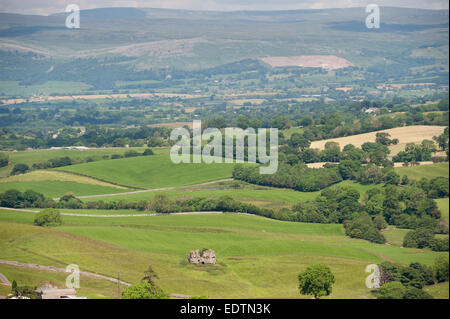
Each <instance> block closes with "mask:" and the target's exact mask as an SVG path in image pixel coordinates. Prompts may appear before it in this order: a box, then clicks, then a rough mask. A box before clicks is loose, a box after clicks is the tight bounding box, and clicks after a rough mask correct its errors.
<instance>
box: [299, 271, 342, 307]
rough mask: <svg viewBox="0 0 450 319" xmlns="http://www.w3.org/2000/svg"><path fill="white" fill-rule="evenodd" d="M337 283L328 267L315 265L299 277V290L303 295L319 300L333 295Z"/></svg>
mask: <svg viewBox="0 0 450 319" xmlns="http://www.w3.org/2000/svg"><path fill="white" fill-rule="evenodd" d="M335 281H336V280H335V278H334V275H333V273H332V272H331V269H330V268H329V267H328V266H327V265H323V264H314V265H311V266H309V267H308V268H306V269H305V270H304V271H302V272H301V273H300V274H299V275H298V283H299V286H298V288H299V290H300V293H301V294H302V295H313V296H314V298H315V299H318V298H319V297H322V296H328V295H330V294H331V292H332V290H333V284H334V283H335Z"/></svg>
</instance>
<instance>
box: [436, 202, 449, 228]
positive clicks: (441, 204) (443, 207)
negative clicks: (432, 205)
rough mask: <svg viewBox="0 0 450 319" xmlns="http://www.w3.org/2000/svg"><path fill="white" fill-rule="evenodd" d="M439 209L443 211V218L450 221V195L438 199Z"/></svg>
mask: <svg viewBox="0 0 450 319" xmlns="http://www.w3.org/2000/svg"><path fill="white" fill-rule="evenodd" d="M436 203H437V205H438V208H439V210H440V211H441V214H442V218H443V219H445V220H446V221H447V223H448V197H447V198H438V199H436Z"/></svg>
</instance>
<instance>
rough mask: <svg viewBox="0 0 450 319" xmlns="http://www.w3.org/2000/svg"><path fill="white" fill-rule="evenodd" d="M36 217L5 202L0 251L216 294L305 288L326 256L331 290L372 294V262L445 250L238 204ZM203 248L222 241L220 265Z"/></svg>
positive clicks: (288, 294)
mask: <svg viewBox="0 0 450 319" xmlns="http://www.w3.org/2000/svg"><path fill="white" fill-rule="evenodd" d="M33 218H34V214H32V213H22V212H11V211H0V229H1V232H0V234H1V235H0V236H1V241H0V251H1V252H2V253H1V259H7V260H16V261H21V262H33V263H38V264H44V265H54V266H59V267H62V266H65V265H67V264H69V263H75V264H78V265H79V266H80V269H81V270H86V271H90V272H97V273H101V274H104V275H109V276H115V275H116V274H117V272H118V271H120V273H121V278H122V279H123V280H125V281H128V282H137V281H138V280H139V278H140V277H141V276H142V272H143V271H144V270H145V268H146V267H147V266H148V264H152V266H154V268H155V269H156V271H157V273H158V274H159V276H160V280H159V284H160V285H161V286H162V287H163V288H164V289H166V290H167V291H169V292H171V293H181V294H187V295H190V296H198V295H203V296H206V297H209V298H214V297H216V298H218V297H229V298H250V297H256V298H266V297H276V298H299V297H301V296H300V295H299V293H298V290H297V275H298V273H299V272H300V271H301V270H303V269H305V268H306V267H307V266H308V265H310V264H312V263H318V262H320V263H325V264H327V265H329V266H330V267H331V269H332V271H333V272H334V273H335V275H336V284H335V287H334V289H333V294H332V295H331V296H330V297H331V298H373V295H372V294H371V292H370V290H369V289H367V288H366V287H365V284H364V282H365V278H366V276H367V275H368V274H367V273H365V271H364V270H365V267H366V266H367V265H368V264H371V263H378V262H380V261H382V260H393V261H397V262H400V263H409V262H412V261H419V262H422V263H426V264H431V263H432V262H433V260H434V258H435V257H436V256H438V255H439V254H442V253H435V252H431V251H429V250H419V249H404V248H403V249H402V248H399V247H396V246H393V245H392V246H389V245H378V244H372V243H368V242H366V241H363V240H356V239H350V238H348V237H346V236H344V233H343V228H342V226H341V225H334V224H331V225H322V224H305V223H289V222H281V221H276V220H270V219H266V218H262V217H257V216H247V215H237V214H214V215H184V216H183V215H171V216H170V215H169V216H152V217H122V218H94V217H72V216H63V218H64V224H63V226H60V227H57V228H54V229H49V228H40V227H35V226H32V225H30V224H31V223H32V220H33ZM196 248H199V249H201V248H211V249H214V250H215V251H216V254H217V260H218V263H217V265H206V266H205V265H203V266H200V265H198V266H195V265H190V264H188V263H187V261H186V256H187V253H188V252H189V250H191V249H196ZM81 285H83V282H82V283H81ZM236 287H239V289H236ZM303 297H304V296H303Z"/></svg>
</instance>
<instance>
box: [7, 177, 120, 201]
mask: <svg viewBox="0 0 450 319" xmlns="http://www.w3.org/2000/svg"><path fill="white" fill-rule="evenodd" d="M8 189H17V190H19V191H21V192H24V191H26V190H29V189H31V190H34V191H36V192H38V193H41V194H43V195H44V196H46V197H50V198H55V197H61V196H62V195H64V194H66V193H69V192H70V193H73V194H75V195H76V196H83V195H98V194H108V193H110V194H111V193H120V192H125V191H127V189H118V188H115V187H107V186H100V185H92V184H81V183H76V182H70V181H35V182H7V183H0V193H2V192H4V191H6V190H8Z"/></svg>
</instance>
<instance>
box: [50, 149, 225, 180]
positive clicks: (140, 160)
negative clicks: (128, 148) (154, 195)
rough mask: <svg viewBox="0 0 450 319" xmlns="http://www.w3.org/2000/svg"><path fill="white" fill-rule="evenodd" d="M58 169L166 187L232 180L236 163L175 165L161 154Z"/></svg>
mask: <svg viewBox="0 0 450 319" xmlns="http://www.w3.org/2000/svg"><path fill="white" fill-rule="evenodd" d="M58 170H62V171H66V172H72V173H77V174H83V175H87V176H91V177H94V178H98V179H102V180H106V181H109V182H112V183H115V184H120V185H124V186H129V187H138V188H162V187H171V186H182V185H191V184H198V183H204V182H210V181H214V180H219V179H225V178H229V177H231V172H232V170H233V164H217V163H213V164H205V163H201V164H193V163H191V164H187V163H181V164H174V163H173V162H172V161H171V160H170V157H169V155H167V154H160V155H154V156H142V157H133V158H124V159H117V160H108V161H99V162H91V163H85V164H78V165H72V166H66V167H63V168H58Z"/></svg>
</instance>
